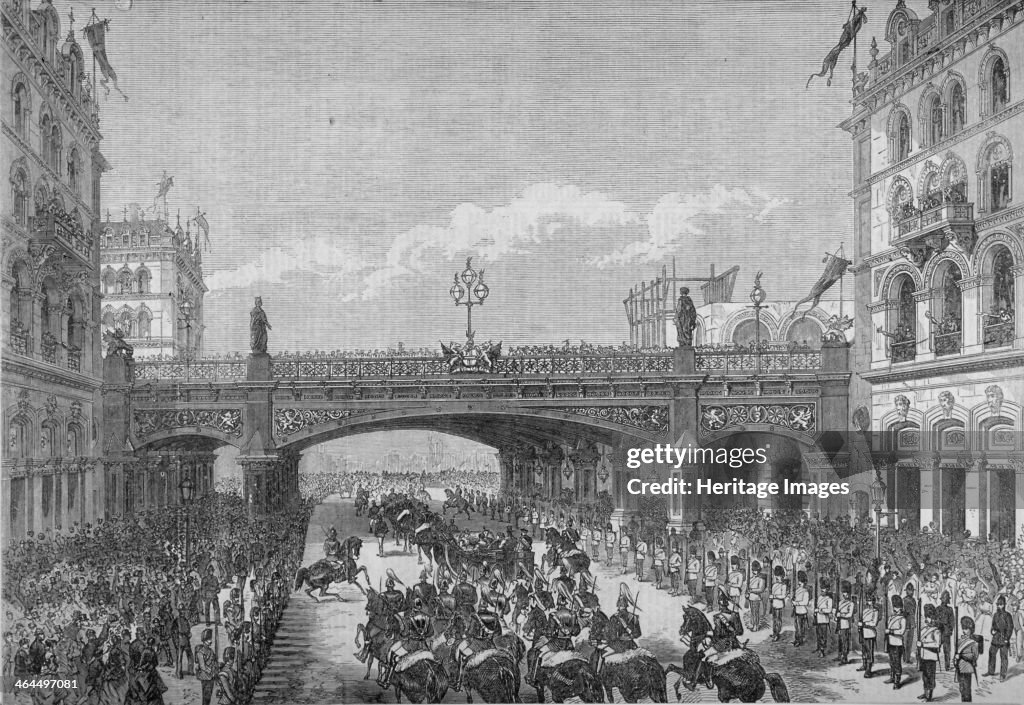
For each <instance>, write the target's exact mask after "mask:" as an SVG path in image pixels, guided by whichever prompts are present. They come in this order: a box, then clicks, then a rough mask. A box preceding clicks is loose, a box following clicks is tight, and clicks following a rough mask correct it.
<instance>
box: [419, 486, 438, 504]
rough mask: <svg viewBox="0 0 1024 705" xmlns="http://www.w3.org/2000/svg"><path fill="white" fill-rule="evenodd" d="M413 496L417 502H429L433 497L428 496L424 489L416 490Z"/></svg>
mask: <svg viewBox="0 0 1024 705" xmlns="http://www.w3.org/2000/svg"><path fill="white" fill-rule="evenodd" d="M414 497H415V499H416V501H417V502H423V504H430V502H431V500H432V499H433V498H432V497H431V496H430V493H429V492H427V491H426V490H425V489H424V490H420V491H419V492H417V493H416V494H415V495H414Z"/></svg>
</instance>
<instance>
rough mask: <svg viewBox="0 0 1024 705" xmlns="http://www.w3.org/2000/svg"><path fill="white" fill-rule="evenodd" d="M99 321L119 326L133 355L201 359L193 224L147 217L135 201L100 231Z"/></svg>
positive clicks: (199, 262)
mask: <svg viewBox="0 0 1024 705" xmlns="http://www.w3.org/2000/svg"><path fill="white" fill-rule="evenodd" d="M100 266H101V272H100V287H101V290H102V292H103V310H102V315H101V322H102V326H103V329H104V330H115V329H116V330H120V331H122V333H124V337H125V340H126V341H127V342H128V343H129V344H130V345H131V346H132V347H133V348H134V349H135V356H136V357H139V358H145V357H155V356H164V357H185V356H191V357H200V356H201V355H202V350H203V330H204V326H203V299H204V296H205V294H206V292H207V291H208V289H207V288H206V284H205V283H204V282H203V255H202V249H201V247H200V244H199V234H198V232H197V233H196V237H195V239H194V240H193V236H192V232H191V223H188V224H187V227H186V228H182V226H181V222H180V219H179V222H178V223H177V224H176V225H175V226H174V227H172V226H171V225H170V223H168V222H167V219H166V218H163V219H161V218H156V219H154V220H146V219H145V217H144V213H143V212H142V211H141V210H140V209H139V206H138V204H132V205H131V206H130V207H128V208H125V209H124V212H123V219H122V221H121V222H120V223H117V222H111V220H110V214H109V213H108V214H107V220H106V222H105V223H104V224H103V227H102V230H101V232H100Z"/></svg>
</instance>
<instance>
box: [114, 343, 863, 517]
mask: <svg viewBox="0 0 1024 705" xmlns="http://www.w3.org/2000/svg"><path fill="white" fill-rule="evenodd" d="M104 377H105V382H104V387H103V413H104V425H105V435H104V437H105V439H106V440H105V444H104V445H105V448H104V456H105V458H106V460H107V462H108V467H110V464H113V467H114V468H115V469H114V472H115V473H123V477H121V478H116V479H121V480H124V482H115V483H114V486H122V487H127V488H128V490H127V491H126V493H125V495H126V496H124V497H121V498H115V499H114V500H113V501H114V502H115V503H123V504H122V505H121V506H123V507H125V508H126V509H128V510H129V511H130V507H132V506H136V504H135V503H136V502H137V501H138V500H139V498H140V497H133V496H131V495H133V494H136V493H141V494H140V496H144V497H157V498H165V499H166V498H169V497H173V495H174V494H176V492H174V488H175V487H176V486H177V483H178V481H179V478H180V477H182V476H183V475H182V474H183V473H189V474H191V475H192V476H193V480H194V481H195V482H197V484H198V486H199V488H200V490H203V489H207V488H209V487H210V486H211V483H212V476H213V475H212V468H213V457H214V456H213V451H214V450H216V449H217V448H218V447H220V446H224V445H231V446H235V447H236V448H238V451H239V455H238V463H239V464H240V466H241V468H242V471H243V475H244V492H245V495H246V499H247V501H248V503H249V507H250V511H251V513H252V514H257V515H258V514H260V513H263V512H268V511H273V510H275V509H276V508H277V507H279V506H281V505H283V504H285V503H288V502H290V501H291V500H292V499H294V498H295V497H297V494H298V461H299V457H300V454H301V453H302V451H303V450H305V449H307V448H310V447H312V446H315V445H317V444H319V443H323V442H325V441H329V440H332V439H336V438H342V437H345V436H349V435H354V434H359V433H367V432H372V431H384V430H403V429H423V430H435V431H439V432H444V433H449V434H453V435H456V436H461V437H464V438H469V439H472V440H474V441H479V442H481V443H484V444H487V445H489V446H491V447H494V448H496V449H497V450H498V452H499V461H500V467H501V480H502V484H503V486H505V487H514V488H520V489H523V490H525V491H527V492H531V493H532V492H533V491H535V490H536V489H537V486H539V487H540V488H541V491H542V492H543V493H544V495H545V496H548V497H558V496H559V495H560V494H561V493H562V492H563V490H564V491H567V492H571V493H572V496H573V499H574V500H575V501H584V502H585V501H592V500H593V499H594V498H595V497H596V496H597V495H598V494H599V493H600V492H601V491H607V492H608V493H609V494H610V495H611V496H612V497H613V498H614V501H615V503H616V507H617V509H618V510H620V511H629V510H630V509H633V508H635V507H636V506H637V498H636V497H634V496H632V495H629V494H628V493H627V492H626V489H625V485H626V482H628V480H629V479H631V478H633V477H637V476H642V477H645V478H653V474H652V471H651V470H650V469H644V470H630V469H628V468H627V466H626V452H627V450H628V449H629V448H633V447H651V446H654V445H655V444H661V443H669V444H677V443H682V444H684V445H685V444H687V443H692V444H693V445H695V446H696V445H700V446H703V447H724V448H735V447H740V446H753V445H765V444H766V443H767V444H769V445H771V446H772V448H773V451H772V452H771V454H770V457H771V463H770V464H769V465H770V466H771V467H768V468H764V467H761V468H759V469H757V471H756V472H757V474H758V477H757V478H756V479H757V480H759V481H765V480H766V479H770V478H766V477H765V474H766V473H767V474H769V475H770V474H775V475H776V476H778V474H779V473H788V474H786V476H787V477H789V478H790V479H804V480H810V481H822V480H831V479H833V478H835V476H836V475H839V476H840V477H842V476H843V475H844V474H845V472H846V470H845V468H846V459H847V458H848V457H849V450H850V449H849V447H847V445H846V441H845V440H844V437H845V434H843V433H842V431H843V430H845V429H847V428H849V423H848V421H847V418H848V390H849V381H850V372H849V348H848V346H847V344H846V343H845V342H833V343H826V344H825V345H824V346H823V347H822V348H821V349H820V350H810V349H802V350H801V349H792V348H790V349H786V348H781V349H768V348H763V349H762V350H761V351H760V352H753V351H743V350H704V349H700V348H698V349H693V348H688V349H683V348H678V349H674V350H673V349H670V350H665V351H663V352H654V353H650V352H646V353H639V352H636V353H632V352H630V353H627V352H614V353H611V352H604V353H589V352H584V351H559V352H555V353H544V354H535V355H532V354H531V355H520V354H513V355H511V356H503V357H499V358H498V359H497V360H495V361H494V364H493V366H492V367H491V369H490V370H489V371H478V372H472V373H467V372H462V373H452V372H451V371H450V368H449V366H448V365H447V364H446V363H445V361H444V359H442V358H441V356H440V355H439V356H438V357H436V358H433V357H403V356H396V357H390V358H388V357H368V358H353V357H345V356H340V357H339V356H320V357H310V356H292V357H271V356H270V355H267V354H259V353H254V354H252V355H250V356H249V357H248V358H237V359H235V360H231V359H227V360H224V359H216V360H195V361H190V362H186V361H166V360H152V361H150V360H132V359H130V357H129V358H126V357H123V356H119V355H116V354H115V355H108V356H107V358H106V359H105V361H104ZM836 431H838V433H837V432H836ZM668 472H677V473H678V475H677V476H678V477H680V479H690V480H693V479H695V477H696V476H700V475H701V474H702V473H707V472H712V470H711V469H709V468H706V467H704V468H702V467H698V466H692V465H691V466H683V467H681V468H679V469H678V470H671V471H670V470H669V469H664V470H662V472H661V478H662V479H666V476H667V473H668ZM749 472H750V468H747V469H746V470H742V469H741V470H729V471H728V472H727V474H726V476H725V479H729V478H730V477H731V476H732V475H733V474H736V475H737V476H745V477H746V479H748V480H754V479H755V478H753V477H750V475H749ZM166 501H172V500H169V499H167V500H166ZM677 501H678V500H677ZM796 501H797V503H798V504H797V505H796V506H797V507H799V506H800V505H799V502H800V499H799V498H797V500H796ZM143 503H144V504H146V503H147V502H145V501H144V502H143ZM805 508H806V501H805ZM699 511H700V508H699V507H698V506H697V503H696V502H694V501H687V502H679V505H677V506H676V507H675V509H674V511H673V513H674V514H676V515H678V516H681V518H683V519H684V520H685V519H687V518H688V517H692V518H693V519H696V518H697V512H699Z"/></svg>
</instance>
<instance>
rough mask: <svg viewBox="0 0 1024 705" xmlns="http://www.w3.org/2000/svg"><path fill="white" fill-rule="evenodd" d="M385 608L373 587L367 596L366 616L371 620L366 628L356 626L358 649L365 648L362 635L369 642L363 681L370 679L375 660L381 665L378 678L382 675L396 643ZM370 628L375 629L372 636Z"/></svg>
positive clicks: (359, 625)
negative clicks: (361, 638)
mask: <svg viewBox="0 0 1024 705" xmlns="http://www.w3.org/2000/svg"><path fill="white" fill-rule="evenodd" d="M383 607H384V605H383V601H382V600H381V597H380V593H379V592H377V591H376V590H374V589H373V588H372V587H371V588H370V591H369V593H368V594H367V596H366V614H367V615H369V617H370V618H369V620H368V621H367V624H366V626H363V625H362V624H357V625H356V637H355V643H356V647H358V648H360V649H361V648H363V645H362V644H360V643H359V636H360V635H362V636H363V637H364V638H366V639H367V640H368V641H367V644H366V674H365V675H364V676H363V680H367V679H369V677H370V669H371V668H373V661H374V659H376V660H377V662H378V664H379V665H378V666H377V671H378V673H377V675H378V677H379V676H380V675H381V673H380V671H381V669H382V668H383V666H384V664H386V663H387V661H388V656H389V655H390V653H391V645H392V644H393V643H394V641H393V640H392V639H391V637H390V635H389V627H390V625H389V624H388V623H387V618H386V616H384V615H383V614H382V613H381V611H382V610H383ZM370 627H374V628H375V631H374V632H373V633H372V634H371V633H370V629H369V628H370ZM357 656H358V654H357Z"/></svg>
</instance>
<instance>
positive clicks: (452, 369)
mask: <svg viewBox="0 0 1024 705" xmlns="http://www.w3.org/2000/svg"><path fill="white" fill-rule="evenodd" d="M441 354H442V355H444V362H445V364H446V365H447V366H448V372H449V373H453V374H454V373H456V372H493V371H494V363H495V362H497V361H498V358H499V357H501V342H497V343H492V342H490V341H487V342H486V343H484V344H483V345H476V344H474V343H473V341H472V340H470V341H468V342H467V343H466V345H460V344H458V343H449V344H448V345H445V344H444V343H441Z"/></svg>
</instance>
